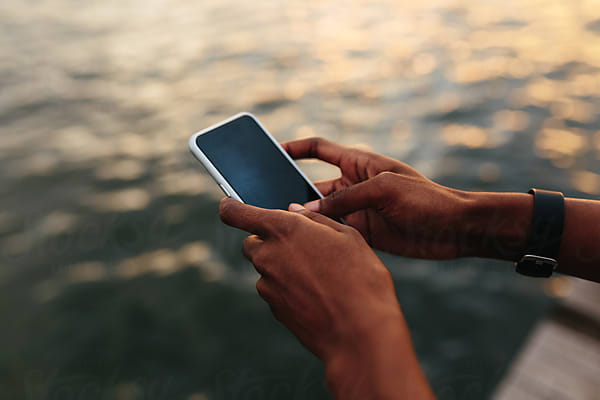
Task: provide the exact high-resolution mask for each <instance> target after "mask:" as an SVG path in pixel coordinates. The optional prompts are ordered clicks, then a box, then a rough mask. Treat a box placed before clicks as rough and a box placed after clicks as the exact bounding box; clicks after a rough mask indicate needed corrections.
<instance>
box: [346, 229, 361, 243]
mask: <svg viewBox="0 0 600 400" xmlns="http://www.w3.org/2000/svg"><path fill="white" fill-rule="evenodd" d="M344 232H345V233H346V234H347V235H348V236H350V237H351V238H352V239H354V240H358V239H362V235H361V233H360V232H359V231H358V230H357V229H356V228H354V227H352V226H348V225H346V227H345V228H344Z"/></svg>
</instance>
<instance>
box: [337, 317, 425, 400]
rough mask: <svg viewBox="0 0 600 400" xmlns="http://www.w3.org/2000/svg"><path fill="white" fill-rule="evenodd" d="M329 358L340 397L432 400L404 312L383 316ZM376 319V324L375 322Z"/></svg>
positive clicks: (352, 399) (338, 397) (351, 398)
mask: <svg viewBox="0 0 600 400" xmlns="http://www.w3.org/2000/svg"><path fill="white" fill-rule="evenodd" d="M375 318H376V319H377V321H376V322H375V321H373V320H372V321H371V322H372V324H371V326H370V329H368V330H365V331H363V332H360V333H358V334H356V335H354V336H353V340H351V341H348V343H346V345H345V346H342V347H340V348H339V349H338V351H336V352H335V353H333V354H332V355H331V356H330V357H329V358H328V359H326V360H325V367H326V378H327V384H328V386H329V388H330V390H331V391H332V393H333V394H334V397H335V398H336V399H343V400H354V399H361V400H363V399H371V398H372V399H385V400H387V399H390V400H391V399H401V398H413V399H431V398H433V394H432V392H431V390H430V388H429V385H428V383H427V380H426V379H425V376H424V375H423V372H422V370H421V367H420V365H419V362H418V360H417V357H416V355H415V353H414V349H413V346H412V342H411V340H410V333H409V331H408V327H407V326H406V323H405V321H404V317H403V316H402V313H401V311H399V310H398V313H397V314H396V315H385V316H384V315H381V316H379V317H375ZM373 322H375V323H373Z"/></svg>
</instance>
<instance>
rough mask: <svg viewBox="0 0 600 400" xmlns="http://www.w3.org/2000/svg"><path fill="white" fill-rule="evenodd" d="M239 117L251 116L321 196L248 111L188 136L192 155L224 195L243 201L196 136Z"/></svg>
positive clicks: (316, 191)
mask: <svg viewBox="0 0 600 400" xmlns="http://www.w3.org/2000/svg"><path fill="white" fill-rule="evenodd" d="M241 117H250V118H252V119H253V120H254V121H255V122H256V123H257V124H258V126H259V127H260V128H261V129H262V130H263V132H264V134H265V135H267V137H268V138H269V139H270V140H271V142H273V144H274V145H275V147H276V148H277V149H278V150H279V151H280V152H281V153H282V154H283V156H284V157H285V158H286V159H287V160H288V161H289V162H290V164H292V166H293V167H294V168H295V169H296V171H298V173H299V174H300V176H302V178H303V179H304V180H305V181H306V182H307V183H308V184H309V185H310V187H311V188H313V190H314V191H315V193H317V195H318V196H319V198H323V195H322V194H321V192H320V191H319V189H317V187H316V186H315V185H314V184H313V183H312V182H311V181H310V179H308V177H307V176H306V175H305V174H304V172H302V170H301V169H300V168H299V167H298V165H296V163H295V162H294V160H293V159H292V158H291V157H290V155H289V154H288V153H287V152H286V151H285V150H284V149H283V148H282V147H281V145H280V144H279V143H278V142H277V141H276V140H275V139H274V138H273V136H272V135H271V134H270V133H269V131H268V130H267V129H266V128H265V127H264V126H263V125H262V124H261V123H260V121H259V120H258V118H256V117H255V116H254V115H253V114H252V113H249V112H241V113H238V114H235V115H233V116H231V117H229V118H227V119H225V120H223V121H221V122H218V123H216V124H214V125H212V126H209V127H208V128H206V129H203V130H201V131H200V132H196V133H194V134H193V135H192V137H190V140H189V146H190V151H191V152H192V154H193V155H194V157H196V159H197V160H198V161H200V163H201V164H202V165H203V166H204V168H206V170H207V171H208V173H209V174H210V176H212V178H213V179H214V180H215V182H217V184H218V185H219V187H220V188H221V190H222V191H223V192H224V193H225V195H226V196H229V197H232V198H234V199H236V200H238V201H241V202H242V203H244V200H242V198H241V197H240V196H239V194H238V193H237V192H236V191H235V189H234V188H233V187H232V186H231V185H230V184H229V182H227V180H226V179H225V177H224V176H223V175H221V173H220V172H219V170H217V168H216V167H215V166H214V165H213V163H212V162H211V161H210V160H209V159H208V157H207V156H206V155H205V154H204V153H203V152H202V150H201V149H200V147H198V145H197V144H196V138H197V137H198V136H200V135H204V134H205V133H208V132H212V131H213V130H215V129H217V128H220V127H221V126H223V125H225V124H227V123H229V122H231V121H233V120H236V119H238V118H241Z"/></svg>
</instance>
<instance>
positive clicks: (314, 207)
mask: <svg viewBox="0 0 600 400" xmlns="http://www.w3.org/2000/svg"><path fill="white" fill-rule="evenodd" d="M320 203H321V201H320V200H313V201H309V202H308V203H306V204H304V207H306V209H307V210H309V211H314V212H319V209H320V208H321V204H320Z"/></svg>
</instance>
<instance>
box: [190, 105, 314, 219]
mask: <svg viewBox="0 0 600 400" xmlns="http://www.w3.org/2000/svg"><path fill="white" fill-rule="evenodd" d="M189 145H190V150H191V151H192V154H193V155H194V156H195V157H196V158H197V159H198V161H200V162H201V163H202V165H204V167H205V168H206V170H207V171H208V173H209V174H210V175H211V176H212V177H213V178H214V180H215V181H216V182H217V184H218V185H219V186H220V187H221V189H222V190H223V192H224V193H225V194H226V195H227V196H229V197H233V198H234V199H237V200H239V201H241V202H244V203H247V204H250V205H253V206H257V207H262V208H270V209H281V210H287V209H288V206H289V205H290V203H299V204H304V203H306V202H307V201H311V200H316V199H320V198H322V197H323V196H322V195H321V193H320V192H319V191H318V190H317V188H316V187H315V186H314V185H313V184H312V182H311V181H310V180H309V179H308V178H307V177H306V175H304V173H303V172H302V171H301V170H300V168H298V166H297V165H296V163H295V162H294V160H292V158H291V157H290V156H289V155H288V154H287V153H286V152H285V150H283V148H282V147H281V146H280V145H279V143H277V141H276V140H275V139H273V137H272V136H271V135H270V134H269V132H267V130H266V129H265V128H264V126H263V125H262V124H261V123H260V122H259V121H258V119H257V118H256V117H255V116H254V115H252V114H250V113H247V112H243V113H240V114H236V115H234V116H233V117H231V118H228V119H226V120H225V121H222V122H219V123H218V124H216V125H213V126H211V127H209V128H207V129H204V130H202V131H200V132H198V133H196V134H194V135H192V137H191V138H190V142H189Z"/></svg>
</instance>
